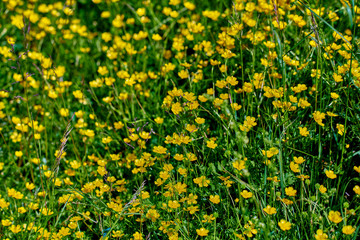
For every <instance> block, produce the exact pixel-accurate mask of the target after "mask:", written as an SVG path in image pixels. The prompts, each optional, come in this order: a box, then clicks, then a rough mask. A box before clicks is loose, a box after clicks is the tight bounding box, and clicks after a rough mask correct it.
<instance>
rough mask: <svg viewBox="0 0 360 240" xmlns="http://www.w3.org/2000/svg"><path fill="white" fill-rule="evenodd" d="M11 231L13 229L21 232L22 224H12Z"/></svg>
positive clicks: (14, 231) (15, 231)
mask: <svg viewBox="0 0 360 240" xmlns="http://www.w3.org/2000/svg"><path fill="white" fill-rule="evenodd" d="M10 231H12V232H13V233H15V234H16V233H18V232H21V226H20V225H16V226H15V225H11V227H10Z"/></svg>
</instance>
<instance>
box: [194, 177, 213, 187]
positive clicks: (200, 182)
mask: <svg viewBox="0 0 360 240" xmlns="http://www.w3.org/2000/svg"><path fill="white" fill-rule="evenodd" d="M193 181H194V183H196V184H198V185H199V187H207V186H209V183H210V180H209V179H206V177H205V176H201V177H198V178H194V179H193Z"/></svg>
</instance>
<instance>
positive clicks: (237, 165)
mask: <svg viewBox="0 0 360 240" xmlns="http://www.w3.org/2000/svg"><path fill="white" fill-rule="evenodd" d="M232 165H233V167H234V168H235V169H237V170H239V171H241V170H243V169H245V161H243V160H237V161H235V162H233V163H232Z"/></svg>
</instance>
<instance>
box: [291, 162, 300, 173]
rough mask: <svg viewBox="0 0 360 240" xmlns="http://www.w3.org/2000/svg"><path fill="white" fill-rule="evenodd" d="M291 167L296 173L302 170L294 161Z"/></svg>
mask: <svg viewBox="0 0 360 240" xmlns="http://www.w3.org/2000/svg"><path fill="white" fill-rule="evenodd" d="M290 169H291V171H293V172H294V173H298V172H300V169H299V164H296V163H294V162H290Z"/></svg>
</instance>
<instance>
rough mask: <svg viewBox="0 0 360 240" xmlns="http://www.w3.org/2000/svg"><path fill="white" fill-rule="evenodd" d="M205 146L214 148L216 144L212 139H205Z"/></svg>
mask: <svg viewBox="0 0 360 240" xmlns="http://www.w3.org/2000/svg"><path fill="white" fill-rule="evenodd" d="M206 146H207V147H208V148H212V149H214V148H216V146H217V144H216V143H215V142H214V141H213V140H210V141H207V142H206Z"/></svg>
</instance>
